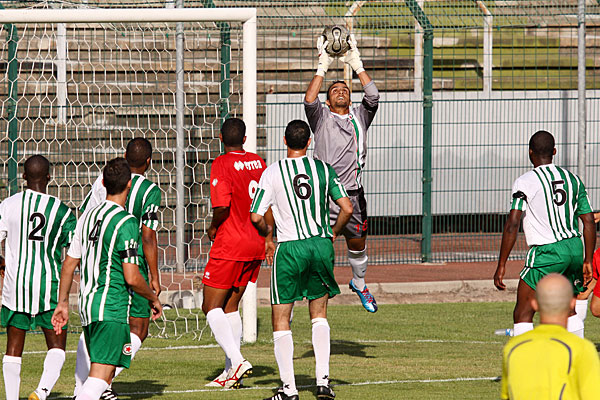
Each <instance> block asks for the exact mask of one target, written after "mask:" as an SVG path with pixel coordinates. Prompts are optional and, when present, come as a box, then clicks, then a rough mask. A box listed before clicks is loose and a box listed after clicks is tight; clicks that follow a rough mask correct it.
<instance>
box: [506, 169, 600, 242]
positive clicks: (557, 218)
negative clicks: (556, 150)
mask: <svg viewBox="0 0 600 400" xmlns="http://www.w3.org/2000/svg"><path fill="white" fill-rule="evenodd" d="M511 209H512V210H521V211H524V217H523V231H524V232H525V238H526V240H527V244H528V245H529V246H540V245H544V244H548V243H555V242H558V241H561V240H563V239H569V238H572V237H580V236H581V233H580V232H579V221H578V218H579V216H580V215H582V214H587V213H590V212H592V207H591V206H590V201H589V199H588V195H587V192H586V190H585V186H584V185H583V182H582V181H581V179H579V177H578V176H577V175H575V174H572V173H571V172H569V171H567V170H566V169H564V168H561V167H557V166H556V165H554V164H546V165H540V166H539V167H537V168H534V169H533V170H532V171H529V172H527V173H525V174H523V175H521V176H520V177H519V178H518V179H517V180H516V181H515V183H514V185H513V189H512V202H511Z"/></svg>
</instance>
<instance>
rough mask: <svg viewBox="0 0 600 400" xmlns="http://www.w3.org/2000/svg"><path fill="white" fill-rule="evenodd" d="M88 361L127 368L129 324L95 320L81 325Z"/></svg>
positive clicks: (129, 356) (129, 350)
mask: <svg viewBox="0 0 600 400" xmlns="http://www.w3.org/2000/svg"><path fill="white" fill-rule="evenodd" d="M83 334H84V337H85V345H86V347H87V349H88V353H89V355H90V361H91V362H93V363H98V364H107V365H115V366H117V367H123V368H129V363H130V362H131V334H130V332H129V324H124V323H121V322H113V321H97V322H92V323H91V324H89V325H87V326H84V327H83Z"/></svg>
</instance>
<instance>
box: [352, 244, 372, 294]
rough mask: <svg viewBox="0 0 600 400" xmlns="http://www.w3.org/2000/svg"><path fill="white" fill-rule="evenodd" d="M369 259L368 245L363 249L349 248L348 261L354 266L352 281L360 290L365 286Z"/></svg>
mask: <svg viewBox="0 0 600 400" xmlns="http://www.w3.org/2000/svg"><path fill="white" fill-rule="evenodd" d="M368 260H369V257H367V247H366V246H365V248H364V249H362V250H361V251H354V250H348V262H349V263H350V266H351V267H352V282H354V286H356V288H357V289H358V290H363V289H364V287H365V274H366V273H367V261H368Z"/></svg>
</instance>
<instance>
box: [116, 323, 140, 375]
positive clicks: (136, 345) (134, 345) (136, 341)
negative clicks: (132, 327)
mask: <svg viewBox="0 0 600 400" xmlns="http://www.w3.org/2000/svg"><path fill="white" fill-rule="evenodd" d="M140 347H142V339H140V338H139V336H138V335H136V334H135V333H132V334H131V359H132V360H133V357H135V353H137V352H138V350H139V349H140ZM124 369H125V368H123V367H117V369H116V370H115V376H114V377H113V380H114V379H115V378H116V377H117V375H119V374H120V373H121V372H123V370H124Z"/></svg>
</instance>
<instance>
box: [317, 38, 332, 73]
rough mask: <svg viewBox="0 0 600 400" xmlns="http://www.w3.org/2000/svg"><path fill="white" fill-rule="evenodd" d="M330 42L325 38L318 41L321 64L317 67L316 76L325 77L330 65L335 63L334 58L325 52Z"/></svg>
mask: <svg viewBox="0 0 600 400" xmlns="http://www.w3.org/2000/svg"><path fill="white" fill-rule="evenodd" d="M328 44H329V42H328V41H327V40H325V38H324V37H323V36H319V38H318V39H317V50H318V51H319V64H318V66H317V73H316V75H319V76H322V77H325V73H326V72H327V69H328V68H329V65H330V64H331V63H332V62H333V58H332V57H331V56H330V55H329V54H328V53H327V51H325V49H326V48H327V45H328Z"/></svg>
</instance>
